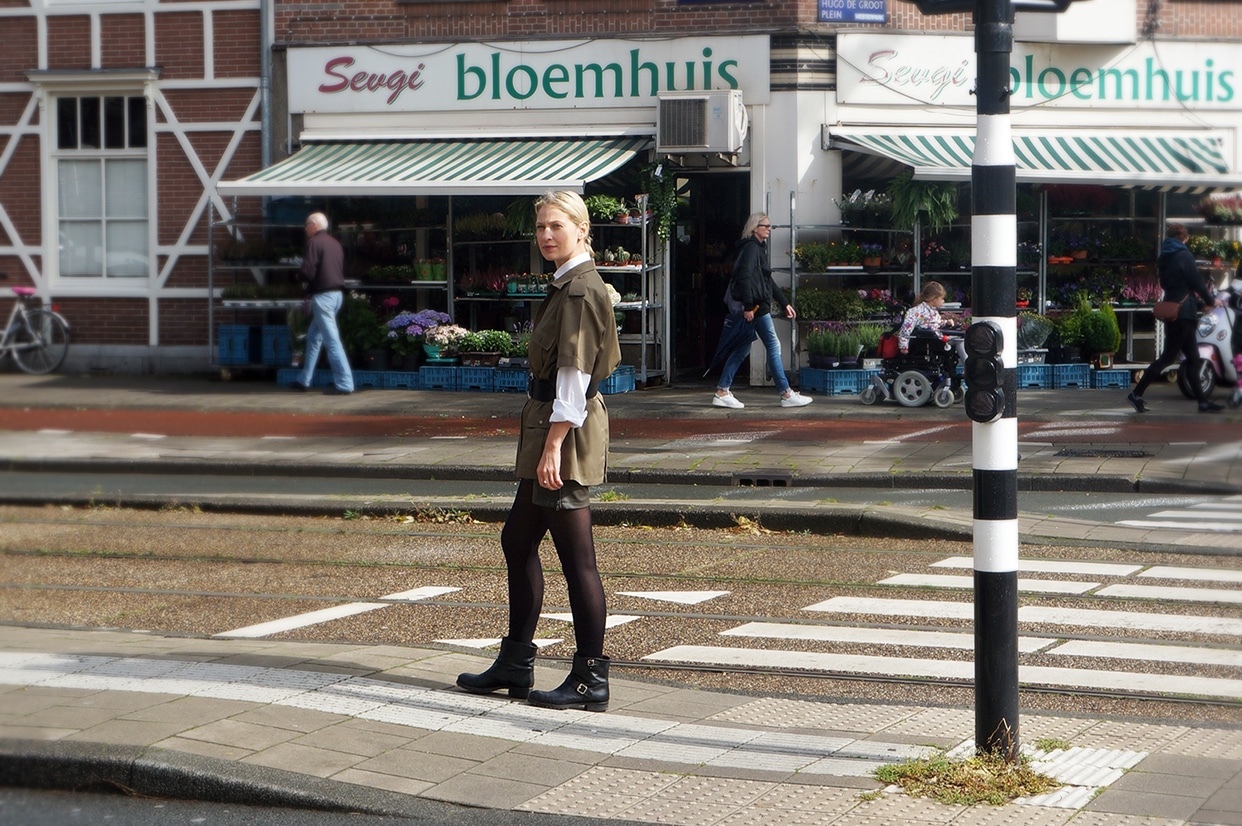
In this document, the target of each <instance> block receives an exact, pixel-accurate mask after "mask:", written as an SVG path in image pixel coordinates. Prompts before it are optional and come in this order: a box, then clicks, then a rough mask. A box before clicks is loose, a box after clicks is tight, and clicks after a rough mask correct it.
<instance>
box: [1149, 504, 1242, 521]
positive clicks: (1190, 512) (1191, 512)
mask: <svg viewBox="0 0 1242 826" xmlns="http://www.w3.org/2000/svg"><path fill="white" fill-rule="evenodd" d="M1214 507H1215V506H1214V505H1213V506H1211V507H1209V506H1206V505H1191V506H1190V507H1189V508H1186V509H1185V510H1179V511H1156V512H1155V513H1149V514H1147V515H1148V516H1150V517H1151V518H1153V519H1158V518H1160V517H1173V518H1174V519H1177V518H1179V517H1185V518H1188V519H1203V518H1205V517H1211V518H1212V519H1219V520H1222V521H1226V522H1228V521H1232V522H1242V513H1239V512H1238V511H1237V510H1236V509H1234V510H1213V509H1212V508H1214Z"/></svg>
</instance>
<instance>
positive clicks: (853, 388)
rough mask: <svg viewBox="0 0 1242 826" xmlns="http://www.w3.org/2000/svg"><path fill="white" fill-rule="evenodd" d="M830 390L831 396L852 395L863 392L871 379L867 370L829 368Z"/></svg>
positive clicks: (828, 391)
mask: <svg viewBox="0 0 1242 826" xmlns="http://www.w3.org/2000/svg"><path fill="white" fill-rule="evenodd" d="M827 372H828V390H827V393H828V395H830V396H850V395H856V394H858V393H861V392H862V390H863V388H864V387H866V386H867V384H868V383H869V382H870V381H871V376H870V375H869V372H870V371H867V370H829V371H827Z"/></svg>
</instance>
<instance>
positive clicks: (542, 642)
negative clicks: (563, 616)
mask: <svg viewBox="0 0 1242 826" xmlns="http://www.w3.org/2000/svg"><path fill="white" fill-rule="evenodd" d="M433 642H442V643H444V644H445V645H456V646H458V647H460V648H491V647H492V646H494V645H500V637H483V638H480V639H473V640H470V639H466V640H433ZM558 642H564V640H562V639H559V638H556V639H536V640H535V647H536V648H543V647H544V646H548V645H556V644H557V643H558Z"/></svg>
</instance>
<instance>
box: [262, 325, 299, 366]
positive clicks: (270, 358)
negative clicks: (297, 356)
mask: <svg viewBox="0 0 1242 826" xmlns="http://www.w3.org/2000/svg"><path fill="white" fill-rule="evenodd" d="M262 336H263V344H262V347H263V354H262V358H263V363H264V364H268V365H273V366H277V367H283V366H284V365H286V364H289V363H290V362H291V361H292V360H293V349H292V346H291V342H290V341H289V327H288V325H285V324H264V325H263V333H262Z"/></svg>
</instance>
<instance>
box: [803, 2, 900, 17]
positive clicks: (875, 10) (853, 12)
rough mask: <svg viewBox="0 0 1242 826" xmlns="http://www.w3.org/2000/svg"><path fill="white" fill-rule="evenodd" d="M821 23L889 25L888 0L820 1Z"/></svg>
mask: <svg viewBox="0 0 1242 826" xmlns="http://www.w3.org/2000/svg"><path fill="white" fill-rule="evenodd" d="M819 22H821V23H887V22H888V0H819Z"/></svg>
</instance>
